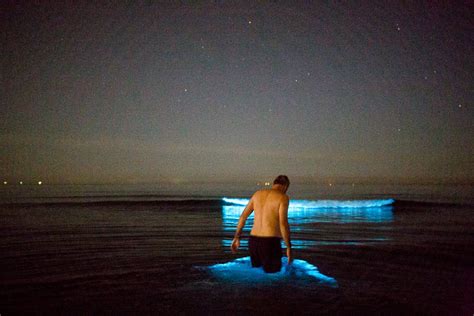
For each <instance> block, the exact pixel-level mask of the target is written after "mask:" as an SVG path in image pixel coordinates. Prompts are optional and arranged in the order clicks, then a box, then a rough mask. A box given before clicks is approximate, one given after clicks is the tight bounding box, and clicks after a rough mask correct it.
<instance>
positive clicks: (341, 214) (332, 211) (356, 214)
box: [222, 205, 393, 229]
mask: <svg viewBox="0 0 474 316" xmlns="http://www.w3.org/2000/svg"><path fill="white" fill-rule="evenodd" d="M243 209H244V208H243V206H242V205H223V206H222V220H223V225H224V227H228V226H234V228H235V225H237V222H238V220H239V217H240V215H241V214H242V211H243ZM392 210H393V207H392V206H382V207H370V208H365V207H363V208H314V209H312V208H295V207H293V208H290V209H289V210H288V221H289V223H290V225H292V224H296V225H298V224H309V223H355V222H377V223H380V222H391V221H392V220H393V212H392ZM252 221H253V213H252V214H250V216H249V218H248V220H247V224H248V225H250V224H251V223H252ZM246 227H247V225H246ZM224 229H225V228H224Z"/></svg>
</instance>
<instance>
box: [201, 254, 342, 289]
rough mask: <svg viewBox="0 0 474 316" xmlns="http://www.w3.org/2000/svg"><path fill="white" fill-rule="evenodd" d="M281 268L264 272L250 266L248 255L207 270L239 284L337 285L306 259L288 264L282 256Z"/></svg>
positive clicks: (218, 276)
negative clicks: (286, 282)
mask: <svg viewBox="0 0 474 316" xmlns="http://www.w3.org/2000/svg"><path fill="white" fill-rule="evenodd" d="M282 264H283V266H282V269H281V271H280V272H277V273H265V272H264V271H263V269H262V268H252V265H251V263H250V257H244V258H239V259H235V260H233V261H230V262H226V263H220V264H215V265H212V266H210V267H209V271H210V272H211V273H212V274H213V275H214V276H215V277H217V278H220V279H224V280H226V281H231V282H235V283H239V284H255V283H256V282H258V283H265V282H274V281H277V280H288V279H291V281H293V282H294V281H296V280H300V281H302V282H304V281H309V282H317V283H319V284H321V285H327V286H331V287H337V286H338V285H337V281H336V280H335V279H334V278H331V277H328V276H326V275H324V274H322V273H320V272H319V270H318V268H317V267H316V266H314V265H312V264H310V263H308V262H307V261H304V260H299V259H295V260H293V263H292V264H290V265H288V261H287V258H286V257H284V258H282Z"/></svg>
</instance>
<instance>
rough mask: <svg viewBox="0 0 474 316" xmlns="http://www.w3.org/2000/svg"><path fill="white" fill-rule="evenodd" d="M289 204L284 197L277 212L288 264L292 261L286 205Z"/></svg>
mask: <svg viewBox="0 0 474 316" xmlns="http://www.w3.org/2000/svg"><path fill="white" fill-rule="evenodd" d="M289 204H290V199H289V198H288V196H285V197H284V200H283V201H282V202H281V203H280V208H279V210H278V213H279V217H280V220H279V222H280V232H281V236H282V237H283V240H284V242H285V245H286V255H287V257H288V262H289V263H290V262H291V261H292V260H293V256H292V253H291V238H290V225H289V224H288V205H289Z"/></svg>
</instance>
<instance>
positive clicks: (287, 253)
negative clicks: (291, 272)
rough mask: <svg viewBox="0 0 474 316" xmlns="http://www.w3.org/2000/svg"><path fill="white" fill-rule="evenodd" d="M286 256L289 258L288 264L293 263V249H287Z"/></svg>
mask: <svg viewBox="0 0 474 316" xmlns="http://www.w3.org/2000/svg"><path fill="white" fill-rule="evenodd" d="M286 256H287V257H288V264H290V263H291V262H293V253H292V251H291V248H286Z"/></svg>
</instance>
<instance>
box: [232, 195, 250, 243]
mask: <svg viewBox="0 0 474 316" xmlns="http://www.w3.org/2000/svg"><path fill="white" fill-rule="evenodd" d="M252 212H253V196H252V198H251V199H250V201H249V202H248V203H247V206H245V208H244V211H243V212H242V214H241V215H240V218H239V223H238V224H237V229H236V231H235V235H234V240H232V245H231V246H230V249H231V250H232V252H236V251H237V248H239V246H240V235H242V229H244V226H245V222H246V221H247V218H248V217H249V216H250V214H252Z"/></svg>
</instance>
